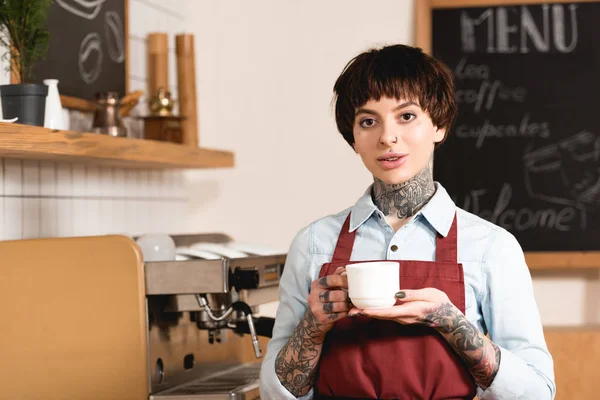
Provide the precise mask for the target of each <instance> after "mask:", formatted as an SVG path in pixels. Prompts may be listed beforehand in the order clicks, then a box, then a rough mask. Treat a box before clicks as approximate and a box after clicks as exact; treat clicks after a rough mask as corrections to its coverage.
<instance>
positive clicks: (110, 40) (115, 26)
mask: <svg viewBox="0 0 600 400" xmlns="http://www.w3.org/2000/svg"><path fill="white" fill-rule="evenodd" d="M104 33H105V35H106V47H107V48H108V55H109V57H110V58H111V60H113V61H114V62H116V63H122V62H123V61H124V60H125V41H124V40H123V36H124V35H123V22H122V21H121V17H119V14H117V13H116V12H115V11H107V12H106V14H104Z"/></svg>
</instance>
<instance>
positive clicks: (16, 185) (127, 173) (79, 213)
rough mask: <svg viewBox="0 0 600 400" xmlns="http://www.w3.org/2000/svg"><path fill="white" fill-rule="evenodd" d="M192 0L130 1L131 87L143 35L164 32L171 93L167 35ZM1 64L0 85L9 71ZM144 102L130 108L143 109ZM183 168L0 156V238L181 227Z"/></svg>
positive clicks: (142, 84) (142, 65)
mask: <svg viewBox="0 0 600 400" xmlns="http://www.w3.org/2000/svg"><path fill="white" fill-rule="evenodd" d="M188 1H192V0H129V7H130V8H129V17H130V20H129V39H130V59H129V60H130V63H131V64H130V69H129V72H130V76H129V79H130V91H133V90H138V89H139V90H143V91H144V92H145V91H146V43H145V38H146V34H147V33H148V32H155V31H158V32H168V33H169V34H170V40H171V45H172V46H171V47H172V49H171V57H170V59H171V67H170V71H169V82H170V89H171V91H172V92H173V93H174V96H175V98H176V96H177V94H176V79H175V77H176V71H175V63H174V61H175V53H174V34H175V33H178V32H180V31H184V30H185V28H186V23H187V21H186V12H185V9H186V5H187V2H188ZM4 70H5V64H4V63H3V62H0V84H5V83H8V81H9V75H8V74H6V73H5V72H4ZM145 103H146V99H142V101H141V102H140V105H138V107H137V109H136V113H138V114H144V113H145V107H144V104H145ZM187 208H188V195H187V190H186V187H185V177H184V175H183V172H180V171H170V170H167V171H165V170H128V169H127V170H126V169H120V168H110V167H97V166H88V165H82V164H69V163H62V162H61V163H57V162H48V161H37V160H18V159H8V158H4V159H2V158H0V240H10V239H26V238H37V237H64V236H83V235H102V234H108V233H120V234H129V235H137V234H141V233H154V232H165V233H178V232H185V231H187V221H188V220H189V218H188V210H187Z"/></svg>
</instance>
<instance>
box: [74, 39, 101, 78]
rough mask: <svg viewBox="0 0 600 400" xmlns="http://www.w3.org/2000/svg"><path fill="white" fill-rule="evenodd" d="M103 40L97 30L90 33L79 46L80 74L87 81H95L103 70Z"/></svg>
mask: <svg viewBox="0 0 600 400" xmlns="http://www.w3.org/2000/svg"><path fill="white" fill-rule="evenodd" d="M102 58H103V54H102V40H101V39H100V35H99V34H98V33H96V32H92V33H88V34H87V36H86V37H85V38H83V41H82V42H81V45H80V46H79V75H80V76H81V79H83V81H84V82H85V83H93V82H94V81H96V79H98V77H99V76H100V73H101V72H102Z"/></svg>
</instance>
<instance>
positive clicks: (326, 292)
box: [319, 290, 330, 303]
mask: <svg viewBox="0 0 600 400" xmlns="http://www.w3.org/2000/svg"><path fill="white" fill-rule="evenodd" d="M329 293H330V291H329V290H323V291H322V292H321V293H319V300H321V301H322V302H323V303H327V302H328V301H329Z"/></svg>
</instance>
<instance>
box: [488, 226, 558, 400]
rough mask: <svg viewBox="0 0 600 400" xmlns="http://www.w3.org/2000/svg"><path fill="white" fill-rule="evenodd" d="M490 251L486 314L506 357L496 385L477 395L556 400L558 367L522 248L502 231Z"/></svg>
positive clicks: (490, 398) (494, 398)
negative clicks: (553, 356) (546, 339)
mask: <svg viewBox="0 0 600 400" xmlns="http://www.w3.org/2000/svg"><path fill="white" fill-rule="evenodd" d="M486 253H487V254H486V259H485V262H484V268H485V279H486V290H485V293H483V295H482V311H483V316H484V319H485V323H486V326H487V329H488V333H489V335H490V339H491V340H492V341H493V342H494V343H495V344H496V345H497V346H498V347H499V348H500V350H501V358H500V367H499V370H498V373H497V375H496V377H495V379H494V381H493V382H492V385H491V386H490V387H489V388H487V389H486V390H482V389H481V388H480V389H478V396H479V398H480V399H481V400H504V399H506V400H508V399H519V400H552V399H554V396H555V393H556V386H555V383H554V363H553V361H552V356H551V355H550V353H549V352H548V348H547V346H546V341H545V339H544V332H543V329H542V323H541V320H540V316H539V311H538V308H537V304H536V301H535V297H534V292H533V284H532V281H531V274H530V273H529V268H528V267H527V264H526V262H525V257H524V254H523V251H522V249H521V246H520V245H519V243H518V242H517V240H516V239H515V238H514V236H513V235H512V234H510V233H508V232H507V231H505V230H498V232H497V234H496V235H495V237H494V238H493V240H492V241H491V244H490V247H489V249H488V251H487V252H486Z"/></svg>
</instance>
